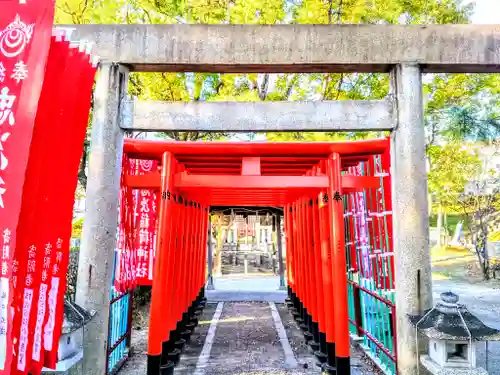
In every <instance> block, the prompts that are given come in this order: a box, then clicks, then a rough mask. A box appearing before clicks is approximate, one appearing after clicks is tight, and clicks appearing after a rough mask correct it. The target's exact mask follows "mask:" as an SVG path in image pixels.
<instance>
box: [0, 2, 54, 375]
mask: <svg viewBox="0 0 500 375" xmlns="http://www.w3.org/2000/svg"><path fill="white" fill-rule="evenodd" d="M1 10H2V12H1V13H0V247H1V249H2V254H1V256H2V259H1V262H2V264H1V277H0V374H10V364H11V359H12V346H11V342H12V340H11V335H12V319H13V310H12V309H11V307H10V305H11V303H12V296H13V284H12V262H13V253H14V249H15V248H16V237H17V236H16V230H17V225H18V222H19V215H20V210H21V197H22V191H23V185H24V180H25V171H26V166H27V162H28V151H29V147H30V143H31V138H32V132H33V125H34V120H35V114H36V111H37V106H38V98H39V96H40V91H41V88H42V82H43V78H44V72H45V65H46V61H47V55H48V52H49V44H50V37H51V34H52V24H53V17H54V1H53V0H38V1H32V0H28V1H19V0H7V1H3V2H2V9H1Z"/></svg>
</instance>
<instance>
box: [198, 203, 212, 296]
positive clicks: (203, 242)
mask: <svg viewBox="0 0 500 375" xmlns="http://www.w3.org/2000/svg"><path fill="white" fill-rule="evenodd" d="M200 210H201V224H202V225H201V233H200V235H201V238H200V253H201V261H200V273H199V279H198V285H197V287H198V290H199V291H200V293H203V288H204V286H205V282H206V277H207V271H206V270H207V266H206V265H207V239H208V226H209V225H210V221H209V220H210V215H209V211H208V206H205V205H201V207H200Z"/></svg>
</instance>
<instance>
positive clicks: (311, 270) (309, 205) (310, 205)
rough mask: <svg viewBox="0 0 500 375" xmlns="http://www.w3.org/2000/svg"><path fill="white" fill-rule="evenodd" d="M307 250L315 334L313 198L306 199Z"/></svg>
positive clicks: (315, 297)
mask: <svg viewBox="0 0 500 375" xmlns="http://www.w3.org/2000/svg"><path fill="white" fill-rule="evenodd" d="M305 201H306V202H305V203H306V205H305V234H306V236H305V238H306V242H305V250H306V252H307V267H308V276H309V285H310V288H309V292H310V296H311V311H310V315H311V321H310V324H311V327H309V330H310V331H311V332H312V333H313V334H314V333H315V332H314V330H315V326H317V324H318V306H317V299H318V298H317V295H316V292H317V289H316V270H315V266H314V265H315V261H314V249H313V228H312V209H313V199H311V198H306V199H305Z"/></svg>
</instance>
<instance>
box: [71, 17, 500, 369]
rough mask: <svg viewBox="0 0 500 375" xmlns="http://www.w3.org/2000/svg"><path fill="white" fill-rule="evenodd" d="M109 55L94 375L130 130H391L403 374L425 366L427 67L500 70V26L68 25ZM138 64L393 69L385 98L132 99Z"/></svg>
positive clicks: (103, 91) (91, 291) (171, 68)
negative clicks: (421, 342) (420, 351)
mask: <svg viewBox="0 0 500 375" xmlns="http://www.w3.org/2000/svg"><path fill="white" fill-rule="evenodd" d="M64 27H71V28H75V29H76V30H75V32H74V34H73V35H74V36H75V37H76V38H78V39H81V40H90V41H95V42H96V45H95V51H96V53H97V54H98V55H99V56H101V57H102V59H103V61H102V64H101V66H100V72H99V77H98V80H97V84H96V89H95V97H94V98H95V103H94V115H93V123H92V126H93V129H92V146H91V156H90V161H89V175H88V188H87V214H86V218H85V225H84V230H83V241H82V248H81V257H80V265H79V272H78V287H77V303H79V304H81V305H82V306H84V307H86V308H87V309H89V310H92V309H95V310H96V311H97V313H98V315H97V316H96V318H95V319H94V320H93V321H92V322H91V323H90V324H89V326H88V333H87V334H86V335H85V337H86V339H87V341H86V343H85V355H84V366H85V374H96V375H102V374H104V373H105V352H106V342H107V332H108V309H109V293H106V292H104V293H103V290H104V291H107V287H108V286H109V285H110V282H111V277H112V265H113V249H114V247H115V241H116V240H115V233H116V225H117V224H116V223H117V212H118V192H119V182H120V167H121V165H120V164H121V154H122V141H123V135H124V132H125V131H133V130H136V131H174V130H175V131H213V132H216V131H225V132H250V131H267V132H269V131H382V130H390V131H391V140H392V144H391V147H392V149H391V150H392V176H393V189H392V191H393V211H394V214H393V217H394V250H395V268H396V275H395V280H396V306H397V310H396V312H397V343H398V345H397V353H398V371H399V374H403V375H414V374H416V373H417V371H416V369H417V366H418V364H417V357H416V355H415V350H416V347H415V342H416V341H415V330H414V328H412V327H411V325H410V323H409V322H408V319H407V314H416V313H421V312H422V311H423V310H425V309H427V308H430V307H431V306H432V285H431V266H430V255H429V238H428V237H429V223H428V204H427V176H426V164H425V153H424V152H425V138H424V118H423V98H422V78H421V76H422V73H444V72H447V73H465V72H471V73H474V72H483V73H492V72H496V73H498V72H500V26H477V25H444V26H443V25H426V26H413V25H412V26H406V25H405V26H400V25H341V26H336V25H266V26H263V25H259V26H255V25H252V26H251V25H82V26H75V25H67V26H64ZM129 71H141V72H219V73H250V72H261V73H287V72H295V73H305V72H365V73H367V72H387V73H390V74H391V86H390V87H391V92H390V95H389V96H388V97H387V98H386V99H385V100H381V101H338V102H336V101H323V102H293V103H287V102H273V103H187V104H184V103H182V104H181V103H161V102H147V103H144V102H137V101H131V100H128V99H127V98H126V88H127V82H128V72H129Z"/></svg>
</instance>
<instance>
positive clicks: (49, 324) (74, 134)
mask: <svg viewBox="0 0 500 375" xmlns="http://www.w3.org/2000/svg"><path fill="white" fill-rule="evenodd" d="M69 56H70V57H71V60H70V61H71V63H70V65H69V66H68V67H69V69H70V71H69V72H68V73H67V74H66V75H67V77H72V80H71V81H70V80H69V79H65V77H63V76H61V75H59V78H58V81H62V82H64V84H66V85H68V84H70V85H71V87H72V90H71V91H70V92H67V93H66V95H67V97H66V100H67V101H66V104H65V105H64V108H63V111H62V113H63V114H62V120H61V121H60V128H59V129H60V137H61V139H63V140H64V141H62V142H60V144H58V145H56V147H54V150H57V151H56V152H53V153H52V155H51V157H52V159H51V162H50V165H56V164H59V169H55V170H54V171H52V174H50V182H51V185H50V186H51V187H50V188H49V189H47V190H46V192H47V200H48V202H50V203H49V204H47V205H46V210H45V211H44V213H43V215H45V216H44V217H46V218H47V219H46V220H43V223H42V225H41V226H40V232H39V233H40V235H39V236H37V240H36V241H37V242H36V246H37V247H38V248H39V249H40V251H39V253H38V258H37V264H38V267H37V274H36V275H37V279H38V282H39V283H40V289H39V293H38V302H37V306H36V309H34V311H33V313H32V317H31V319H32V322H31V326H30V327H31V328H30V329H31V331H32V335H33V336H31V337H30V340H31V341H32V343H31V341H30V350H32V354H31V361H32V365H31V370H30V373H31V374H33V375H34V374H39V373H40V371H41V369H42V367H43V365H45V366H46V367H52V368H53V367H54V366H55V362H56V360H57V348H58V342H59V337H60V335H61V327H62V324H63V312H64V294H65V291H66V273H67V270H68V264H69V251H70V237H71V231H72V224H71V222H72V218H73V206H74V199H75V191H76V188H77V185H78V177H77V176H78V168H79V165H80V160H81V157H82V154H83V143H84V139H85V134H86V129H87V124H88V117H89V111H90V104H91V95H92V85H93V82H94V76H95V72H96V68H97V65H96V64H95V62H91V61H90V55H89V53H88V52H86V51H84V50H83V47H82V45H80V46H79V47H78V48H77V47H74V48H71V47H70V49H69ZM71 72H73V73H71ZM68 124H71V126H68ZM62 155H64V156H63V157H61V156H62ZM58 176H63V179H62V180H63V181H64V183H61V182H60V181H59V180H58ZM41 217H42V216H41Z"/></svg>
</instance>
